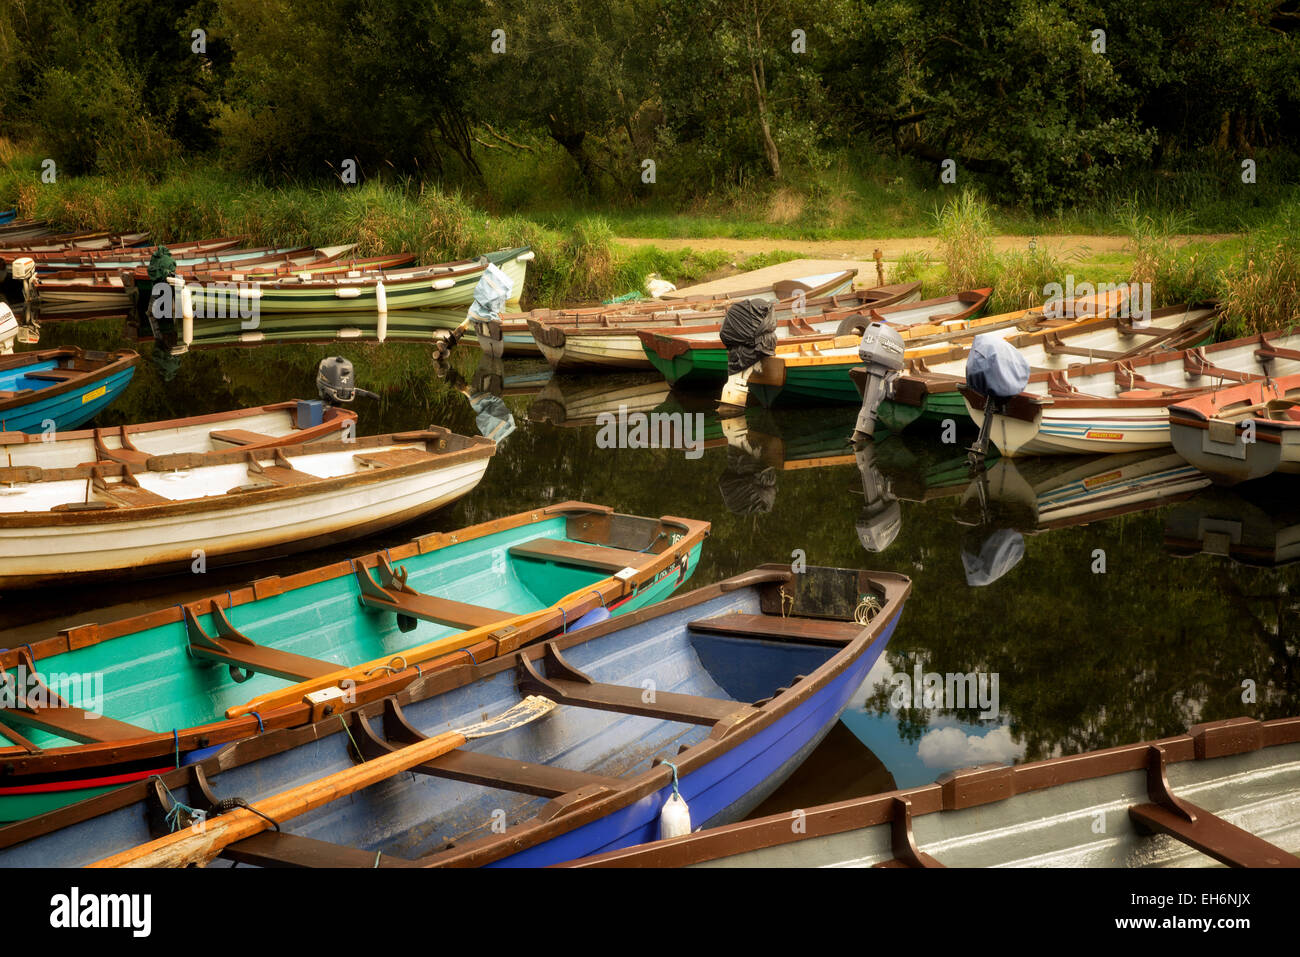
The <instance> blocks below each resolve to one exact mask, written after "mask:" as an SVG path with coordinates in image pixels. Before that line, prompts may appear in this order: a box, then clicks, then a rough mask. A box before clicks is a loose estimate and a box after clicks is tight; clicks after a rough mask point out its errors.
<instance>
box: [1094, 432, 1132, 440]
mask: <svg viewBox="0 0 1300 957" xmlns="http://www.w3.org/2000/svg"><path fill="white" fill-rule="evenodd" d="M1084 438H1085V439H1116V440H1118V439H1122V438H1124V433H1123V432H1089V433H1088V434H1087V435H1085V436H1084Z"/></svg>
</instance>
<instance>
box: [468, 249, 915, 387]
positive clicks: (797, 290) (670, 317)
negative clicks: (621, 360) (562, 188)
mask: <svg viewBox="0 0 1300 957" xmlns="http://www.w3.org/2000/svg"><path fill="white" fill-rule="evenodd" d="M852 278H853V272H852V270H845V271H844V272H843V273H833V274H828V275H821V276H808V277H805V278H804V279H802V280H787V281H784V282H781V283H777V284H775V285H772V286H764V287H761V288H758V289H752V290H748V291H746V292H744V293H736V294H732V295H729V296H727V297H726V298H716V297H712V296H704V297H693V298H686V299H672V300H664V299H653V300H648V301H644V302H634V303H617V304H611V305H601V306H587V307H583V308H576V309H534V310H533V311H532V312H526V313H505V314H504V315H502V316H501V318H500V319H498V320H492V321H486V322H479V323H477V324H476V327H475V328H476V331H477V333H478V342H479V345H480V347H481V348H483V351H484V352H485V353H486V354H488V355H490V356H494V357H500V356H502V355H537V354H538V352H539V350H540V347H539V345H538V343H537V341H536V340H535V339H534V336H533V332H532V327H531V326H530V325H529V323H530V322H534V323H537V324H538V325H540V326H543V327H546V328H548V329H563V330H565V333H564V335H565V338H564V339H561V337H560V336H559V335H558V334H555V335H551V336H550V337H549V338H550V340H551V341H550V343H549V345H548V347H549V348H556V349H558V348H560V347H562V346H563V345H564V344H565V343H566V342H567V336H568V330H570V329H574V330H581V331H582V332H584V333H585V332H587V331H592V330H599V329H610V328H613V329H616V330H619V331H620V332H621V333H629V330H635V329H638V328H645V329H654V328H659V329H665V330H671V329H674V328H677V329H680V328H682V327H684V326H690V325H703V326H708V325H715V324H717V323H720V322H721V321H722V318H723V316H724V315H725V313H726V310H727V308H728V307H729V306H731V305H732V304H734V303H736V302H741V301H743V300H745V299H762V300H764V301H765V302H773V303H777V304H778V305H777V307H776V311H777V318H778V319H785V318H793V317H794V316H795V315H796V314H799V313H801V314H802V315H804V316H809V315H813V316H816V315H820V314H821V313H823V312H827V311H846V310H849V309H855V308H861V307H862V306H864V305H866V304H873V303H874V304H878V305H887V304H891V303H895V302H903V301H911V300H913V299H916V298H917V296H918V295H919V290H920V288H921V284H920V283H902V284H898V285H894V286H879V287H877V288H875V289H860V290H853V289H851V288H850V286H851V283H852ZM837 290H838V291H837ZM628 345H629V346H630V343H628ZM638 348H639V347H638ZM555 354H556V355H557V356H558V355H559V353H555ZM627 355H628V357H629V361H631V362H635V363H637V364H638V365H637V367H638V368H639V367H641V363H642V360H640V359H637V354H636V353H635V351H629V352H628V353H627Z"/></svg>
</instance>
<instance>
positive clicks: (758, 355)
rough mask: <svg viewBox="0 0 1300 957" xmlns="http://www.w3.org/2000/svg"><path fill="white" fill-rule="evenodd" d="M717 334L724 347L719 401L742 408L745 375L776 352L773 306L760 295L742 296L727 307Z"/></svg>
mask: <svg viewBox="0 0 1300 957" xmlns="http://www.w3.org/2000/svg"><path fill="white" fill-rule="evenodd" d="M718 338H719V339H721V340H722V344H723V345H724V346H726V347H727V384H726V385H725V386H723V388H722V405H723V406H726V407H729V408H731V409H743V408H745V406H746V405H747V404H748V402H749V385H748V383H749V377H750V376H751V375H753V374H754V370H755V369H757V368H758V364H759V363H760V362H761V361H762V360H763V356H770V355H774V354H775V353H776V310H775V309H774V308H773V305H772V303H770V302H767V301H765V300H763V299H745V300H743V301H741V302H736V303H732V304H731V305H730V306H728V307H727V314H726V315H725V316H723V318H722V329H721V330H719V332H718Z"/></svg>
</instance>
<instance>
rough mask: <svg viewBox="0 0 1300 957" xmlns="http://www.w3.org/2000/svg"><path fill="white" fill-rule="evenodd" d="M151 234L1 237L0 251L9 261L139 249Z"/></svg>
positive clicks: (86, 233)
mask: <svg viewBox="0 0 1300 957" xmlns="http://www.w3.org/2000/svg"><path fill="white" fill-rule="evenodd" d="M148 238H149V234H148V233H110V232H106V231H102V230H101V231H99V232H80V233H61V234H58V235H54V236H41V237H40V238H39V240H37V241H33V240H31V239H26V238H15V237H12V236H10V237H6V236H4V235H2V234H0V250H2V251H3V255H4V256H5V257H7V258H8V259H9V260H10V261H12V260H14V259H17V258H20V257H22V256H30V255H31V254H32V253H64V252H73V251H86V252H89V251H91V250H96V249H126V248H127V247H129V246H140V245H143V244H144V242H145V241H146V240H148Z"/></svg>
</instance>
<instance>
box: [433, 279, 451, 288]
mask: <svg viewBox="0 0 1300 957" xmlns="http://www.w3.org/2000/svg"><path fill="white" fill-rule="evenodd" d="M454 285H456V280H454V279H435V280H434V281H433V282H431V283H429V288H430V289H450V288H452V287H453V286H454Z"/></svg>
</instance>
